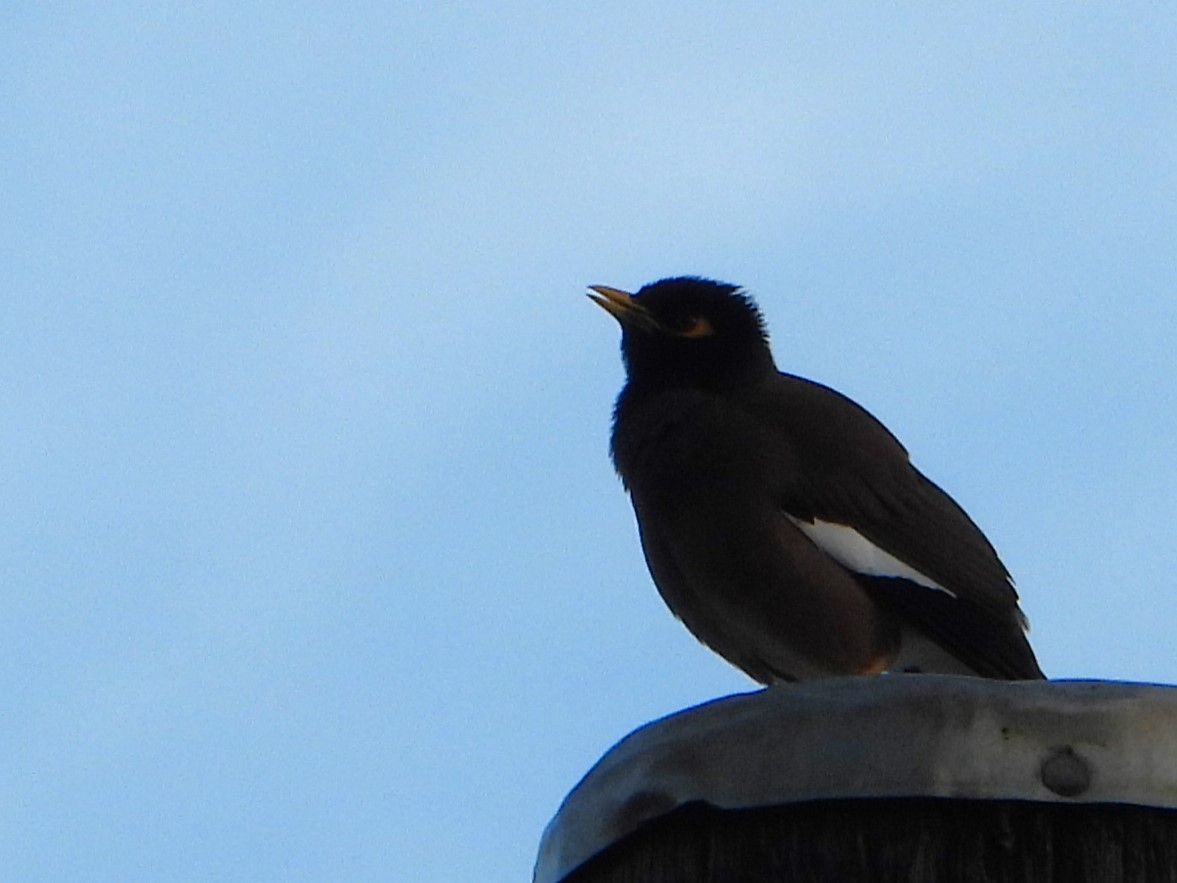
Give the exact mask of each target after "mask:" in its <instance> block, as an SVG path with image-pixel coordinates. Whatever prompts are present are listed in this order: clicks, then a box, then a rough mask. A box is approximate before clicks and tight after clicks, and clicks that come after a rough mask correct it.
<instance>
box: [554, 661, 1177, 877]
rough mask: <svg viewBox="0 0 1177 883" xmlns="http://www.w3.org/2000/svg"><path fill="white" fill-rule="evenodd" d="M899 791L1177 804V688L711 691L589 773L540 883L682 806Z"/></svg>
mask: <svg viewBox="0 0 1177 883" xmlns="http://www.w3.org/2000/svg"><path fill="white" fill-rule="evenodd" d="M898 797H953V798H962V799H1014V800H1035V801H1055V802H1088V803H1128V804H1136V805H1140V806H1157V807H1177V687H1168V686H1158V685H1151V684H1133V683H1123V682H1111V681H1019V682H1010V681H996V680H986V679H982V678H971V677H956V676H952V675H913V676H907V675H884V676H875V677H854V678H838V679H832V680H826V681H815V682H806V683H801V684H786V685H782V686H779V687H770V688H767V689H763V690H759V691H756V692H753V693H742V694H737V695H734V696H728V697H725V698H723V699H717V700H715V701H712V702H707V703H704V704H703V705H698V706H696V707H694V708H690V709H687V710H685V711H681V712H678V713H676V714H672V715H669V716H668V717H665V718H662V719H661V720H657V721H654V722H653V723H650V724H647V725H646V726H643V727H641V728H639V729H637V730H635V731H634V732H633V733H631V734H630V735H628V736H626V737H625V738H624V739H622V740H621V741H620V742H618V743H617V744H616V745H615V746H613V748H611V749H610V750H609V751H608V752H607V753H606V754H605V756H604V757H602V758H601V759H600V760H599V761H598V762H597V763H596V765H595V766H593V768H592V769H591V770H589V772H588V773H587V774H586V775H585V777H584V778H583V779H582V780H581V781H580V783H579V784H578V785H577V786H576V787H575V788H573V790H572V792H571V793H570V794H569V795H568V796H567V798H565V800H564V803H563V804H562V805H561V807H560V809H559V811H558V812H557V813H556V816H555V818H553V819H552V821H551V822H550V823H549V824H548V827H547V830H545V832H544V835H543V839H542V841H541V843H540V851H539V857H538V859H537V862H536V868H535V876H534V883H557V881H559V880H561V879H562V878H563V877H564V876H566V875H567V874H568V873H570V872H571V871H572V870H573V869H575V868H576V867H577V866H579V865H580V864H582V863H583V862H585V861H586V860H588V859H589V858H591V857H592V856H593V855H595V854H596V853H597V852H599V851H601V850H602V849H604V848H605V847H607V846H608V845H609V844H611V843H613V842H615V841H617V840H619V839H621V838H622V837H624V836H625V835H626V834H629V833H631V832H633V831H634V830H636V829H637V828H638V827H640V826H641V825H642V824H643V823H645V822H647V821H650V820H652V819H654V818H657V817H659V816H662V815H664V814H666V813H668V812H671V811H672V810H674V809H676V808H677V807H679V806H681V805H683V804H685V803H690V802H694V801H705V802H706V803H709V804H711V805H713V806H716V807H720V808H724V809H737V808H751V807H757V806H768V805H774V804H785V803H798V802H803V801H810V800H824V799H845V798H898Z"/></svg>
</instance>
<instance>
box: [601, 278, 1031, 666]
mask: <svg viewBox="0 0 1177 883" xmlns="http://www.w3.org/2000/svg"><path fill="white" fill-rule="evenodd" d="M590 289H591V291H592V292H593V294H590V295H589V297H591V298H592V299H593V300H594V301H596V302H597V303H598V304H600V305H601V306H602V307H604V308H605V309H606V310H608V311H609V313H610V314H611V315H612V316H613V317H614V318H616V319H617V320H618V321H619V322H620V323H621V330H622V337H621V353H622V357H623V359H624V362H625V368H626V373H627V380H626V384H625V387H624V388H623V389H622V391H621V395H620V396H619V397H618V399H617V405H616V408H615V411H614V419H613V436H612V445H611V448H612V455H613V462H614V464H615V466H616V467H617V472H618V474H619V475H620V476H621V479H622V481H623V482H624V484H625V487H626V489H627V490H628V491H629V494H630V497H631V499H632V502H633V507H634V512H635V513H636V515H637V522H638V530H639V533H640V535H641V543H642V549H643V551H644V552H645V556H646V562H647V564H648V565H649V568H650V573H651V575H652V576H653V577H654V582H655V584H656V585H657V587H658V591H659V592H660V593H661V595H662V598H663V599H664V600H665V601H666V603H667V605H669V607H670V609H671V610H672V611H673V612H674V614H675V615H676V616H678V617H679V618H680V619H681V620H682V621H683V622H684V623H685V624H686V626H687V628H689V629H690V630H691V631H692V632H693V633H694V634H695V636H696V637H698V638H699V640H701V641H702V642H703V643H704V644H706V645H707V646H709V647H711V649H713V650H715V651H716V652H717V653H719V654H720V655H721V656H723V657H724V658H725V659H727V660H728V661H729V662H731V663H732V664H733V665H736V666H737V667H739V668H741V669H743V670H744V671H745V672H746V673H747V674H749V675H750V676H751V677H753V678H755V679H756V680H758V681H761V682H763V683H766V684H771V683H774V682H779V681H793V680H806V679H811V678H819V677H828V676H836V675H854V674H871V673H879V672H884V671H891V672H940V673H955V674H972V675H979V676H982V677H990V678H1005V679H1011V680H1016V679H1031V678H1042V677H1044V675H1043V674H1042V671H1041V669H1039V667H1038V663H1037V661H1036V660H1035V658H1034V652H1033V650H1031V648H1030V645H1029V643H1028V642H1027V640H1026V628H1027V624H1026V618H1025V616H1024V615H1023V614H1022V611H1021V609H1020V608H1019V607H1018V596H1017V593H1016V592H1015V591H1014V586H1013V583H1012V581H1011V579H1010V576H1009V573H1008V572H1007V571H1006V569H1005V567H1004V566H1003V565H1002V563H1001V561H1000V560H999V559H998V557H997V553H996V552H995V551H994V550H993V546H992V545H990V543H989V541H988V540H987V539H986V538H985V536H984V534H982V533H981V531H980V529H979V528H978V527H977V526H976V525H975V524H974V523H973V521H972V520H971V519H970V518H969V516H968V515H966V514H965V512H964V510H963V509H961V508H960V506H958V505H957V504H956V503H955V502H954V501H953V499H952V498H951V497H949V496H948V494H946V493H945V492H944V491H942V490H941V489H940V488H939V487H937V486H936V485H935V484H933V483H932V482H931V481H930V480H929V479H927V478H925V477H924V475H923V474H922V473H920V472H919V470H917V469H916V468H915V467H914V466H912V465H911V462H910V461H909V459H908V455H907V451H906V450H905V449H904V447H903V446H902V445H901V444H900V443H899V441H898V440H897V439H896V438H895V437H894V436H893V435H892V434H891V433H890V432H889V431H888V430H887V429H886V428H885V427H884V426H883V425H882V424H881V423H880V422H879V421H878V420H876V419H875V418H874V417H872V416H871V415H870V414H869V413H868V412H867V411H866V410H865V409H863V408H862V407H861V406H859V405H857V404H856V403H854V402H853V401H851V400H850V399H848V398H846V397H845V396H843V395H841V394H840V393H838V392H835V391H834V390H832V389H830V388H829V387H826V386H822V385H821V384H819V383H814V382H813V381H810V380H805V379H803V378H801V377H795V376H793V375H791V374H785V373H782V372H779V371H778V370H777V367H776V364H775V362H774V361H773V356H772V352H771V350H770V349H769V343H768V334H767V330H766V327H765V323H764V319H763V317H762V316H761V314H760V311H759V310H758V309H757V307H756V305H755V304H754V303H753V301H752V300H751V299H750V298H749V297H748V295H746V294H745V293H744V292H743V291H742V290H741V289H739V288H738V287H736V286H733V285H727V284H724V283H720V282H714V281H711V280H707V279H700V278H694V277H680V278H674V279H663V280H661V281H659V282H654V283H652V284H650V285H647V286H645V287H643V288H642V289H641V290H640V291H638V293H637V294H633V295H631V294H627V293H626V292H624V291H619V290H617V289H615V288H609V287H606V286H603V285H593V286H590Z"/></svg>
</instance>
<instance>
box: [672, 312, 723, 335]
mask: <svg viewBox="0 0 1177 883" xmlns="http://www.w3.org/2000/svg"><path fill="white" fill-rule="evenodd" d="M676 333H677V334H678V335H679V336H680V337H692V338H698V337H710V336H711V335H712V334H714V333H715V329H714V328H713V327H712V326H711V323H710V322H708V321H707V320H706V319H705V318H703V317H702V316H690V317H689V318H687V319H686V320H685V321H684V322H683V323H682V328H681V330H679V331H677V332H676Z"/></svg>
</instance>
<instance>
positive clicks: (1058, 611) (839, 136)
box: [0, 2, 1177, 883]
mask: <svg viewBox="0 0 1177 883" xmlns="http://www.w3.org/2000/svg"><path fill="white" fill-rule="evenodd" d="M0 17H2V19H3V22H2V27H0V46H2V51H0V184H2V192H3V194H4V197H3V208H2V209H0V234H2V235H0V278H2V279H3V290H4V295H3V297H2V298H0V372H2V376H3V378H4V381H3V383H2V384H0V414H2V415H3V419H2V420H0V452H2V457H3V468H0V519H2V527H0V586H2V592H0V604H2V605H3V609H2V610H0V689H2V690H3V695H4V696H5V702H4V706H3V712H2V713H0V745H3V747H4V750H3V751H2V752H0V814H2V815H0V832H2V834H0V867H4V868H5V873H6V875H8V876H10V877H11V878H12V879H20V880H29V881H41V880H46V881H48V880H52V881H58V880H61V881H66V880H69V881H74V880H76V881H88V883H96V881H127V880H144V881H147V880H151V881H160V880H167V881H187V880H249V881H258V880H275V881H278V880H281V881H312V880H355V881H363V880H373V881H374V880H388V879H396V880H401V879H403V880H413V881H425V883H428V881H454V880H482V881H517V880H521V879H528V878H529V875H530V868H531V863H532V861H533V859H534V855H535V850H536V846H537V845H538V839H539V836H540V832H541V830H542V827H543V825H544V824H545V823H546V822H547V820H548V819H549V818H550V816H551V815H552V813H553V812H554V811H555V809H556V807H557V805H558V803H559V801H560V799H561V798H562V797H563V795H564V793H565V792H566V791H567V790H568V789H569V788H570V787H571V786H572V785H573V784H574V783H575V782H576V780H577V779H578V778H579V776H580V775H581V774H582V773H583V772H584V771H585V770H586V769H587V768H588V766H589V765H590V764H591V763H592V762H593V761H594V760H595V759H596V758H597V757H598V756H599V755H600V754H601V753H602V752H603V751H604V750H605V749H606V748H607V747H608V746H609V745H610V744H611V743H612V742H613V741H615V740H616V739H617V738H619V737H620V736H622V735H624V734H625V733H626V732H628V731H629V730H631V729H633V728H634V727H636V726H638V725H640V724H641V723H643V722H645V721H647V720H650V719H652V718H655V717H658V716H661V715H663V714H666V713H669V712H672V711H674V710H677V709H679V708H682V707H685V706H688V705H691V704H695V703H697V702H700V701H704V700H707V699H710V698H713V697H716V696H719V695H723V694H726V693H730V692H735V691H739V690H744V689H748V688H750V687H751V686H752V684H751V683H750V682H749V681H748V680H747V679H745V678H744V677H743V676H742V675H740V674H739V672H737V671H735V670H734V669H731V668H729V667H728V666H726V664H725V663H723V662H722V661H721V660H720V659H719V658H718V657H716V656H714V655H712V654H711V653H710V652H708V651H707V650H705V649H703V648H702V647H700V646H699V645H698V644H696V642H695V641H694V639H693V638H691V636H690V635H689V634H688V633H687V632H686V631H685V629H683V628H682V627H681V626H680V625H679V624H678V623H677V622H675V621H674V620H673V618H672V617H671V616H670V614H669V613H668V612H667V611H666V610H665V609H664V608H663V606H662V604H661V601H660V600H659V599H658V597H657V595H656V593H655V591H654V589H653V587H652V584H651V583H650V580H649V577H648V576H647V574H646V571H645V567H644V564H643V562H642V559H641V554H640V551H639V549H638V545H637V539H636V533H635V529H634V524H633V518H632V513H631V512H630V509H629V505H628V501H627V500H626V498H625V496H624V494H623V493H622V490H621V488H620V485H619V483H618V481H617V480H616V478H615V477H614V476H613V474H612V471H611V467H610V464H609V462H608V459H607V437H608V420H609V413H610V408H611V405H612V401H613V398H614V396H615V395H616V392H617V390H618V388H619V387H620V384H621V380H622V372H621V365H620V361H619V359H618V355H617V344H618V332H617V329H616V327H615V325H614V323H613V322H612V321H611V320H610V319H609V318H608V317H607V316H606V315H605V314H604V313H602V312H601V311H600V310H598V309H597V308H596V307H594V306H593V305H592V304H591V303H590V302H589V301H588V300H586V299H585V298H584V297H583V293H584V286H585V285H587V284H590V283H604V284H609V285H615V286H618V287H622V288H633V287H636V286H639V285H640V284H642V283H643V282H646V281H649V280H652V279H655V278H658V277H661V276H666V275H676V274H682V273H697V274H703V275H709V276H714V277H718V278H720V279H723V280H726V281H731V282H736V283H740V284H742V285H744V286H746V287H747V288H748V289H749V290H750V291H751V292H753V294H754V295H756V296H757V298H758V299H759V301H760V304H761V306H762V308H763V309H764V311H765V313H766V314H767V317H768V320H769V323H770V328H771V330H772V333H773V342H774V349H775V352H776V354H777V360H778V362H779V364H780V365H781V367H782V368H785V369H786V370H790V371H793V372H795V373H799V374H803V375H805V376H809V377H813V378H815V379H818V380H821V381H823V382H825V383H828V384H830V385H832V386H835V387H836V388H838V389H840V390H842V391H843V392H845V393H847V394H848V395H850V396H852V397H853V398H855V399H857V400H858V401H860V402H861V403H862V404H864V405H865V406H866V407H868V408H869V409H870V410H872V411H873V412H874V413H875V414H876V415H877V416H879V417H880V418H881V419H882V420H883V421H884V422H885V423H887V425H888V426H889V427H890V428H891V429H892V430H893V431H894V432H895V433H896V434H897V435H898V436H899V437H900V438H901V439H902V440H903V441H904V443H905V444H906V445H907V447H908V448H909V450H910V451H911V452H912V455H913V459H914V460H915V462H916V463H917V464H918V465H919V466H920V467H921V468H922V469H923V470H924V471H925V472H927V473H928V474H929V475H930V476H932V477H933V478H934V479H935V480H936V481H937V482H938V483H940V484H941V485H943V486H944V487H945V488H947V489H948V490H949V491H950V492H951V493H952V494H953V495H954V496H955V497H956V498H957V500H958V501H960V502H961V503H962V504H963V505H964V506H965V507H966V508H967V509H968V510H969V512H970V513H971V514H972V515H973V517H974V518H975V520H977V521H978V522H979V523H980V524H981V526H982V527H983V528H984V529H985V531H986V532H987V534H988V535H989V536H990V538H991V539H992V540H993V542H994V544H995V545H996V546H997V547H998V549H999V550H1000V552H1001V554H1002V557H1003V559H1004V560H1005V562H1006V564H1007V565H1008V566H1009V568H1010V569H1011V570H1012V571H1013V573H1014V575H1015V577H1016V579H1017V581H1018V585H1019V588H1020V590H1021V592H1022V597H1023V602H1024V607H1025V609H1026V611H1027V613H1028V614H1029V615H1030V617H1031V619H1032V621H1033V625H1034V630H1033V632H1032V635H1031V638H1032V641H1033V643H1034V646H1035V648H1036V649H1037V651H1038V655H1039V658H1040V661H1041V663H1042V665H1043V667H1044V668H1045V669H1046V671H1047V672H1048V673H1049V674H1050V675H1052V676H1055V677H1095V678H1115V679H1127V680H1142V681H1158V682H1170V683H1171V682H1173V681H1174V680H1177V662H1175V661H1174V657H1173V655H1172V643H1173V624H1174V621H1175V620H1177V594H1175V593H1174V591H1173V585H1174V583H1173V576H1172V574H1173V573H1174V572H1175V571H1177V467H1175V466H1174V458H1175V453H1177V451H1175V447H1174V438H1177V379H1175V378H1177V358H1175V357H1174V345H1173V342H1172V337H1173V334H1174V330H1175V329H1177V298H1175V297H1174V291H1173V288H1174V280H1175V279H1177V248H1175V247H1174V243H1175V234H1177V153H1175V152H1174V145H1175V144H1177V99H1175V98H1174V96H1177V65H1174V62H1173V58H1174V52H1175V50H1177V12H1174V11H1173V10H1171V9H1169V8H1168V7H1166V6H1164V5H1162V4H1137V3H1118V4H1111V3H1091V4H1063V3H1038V4H1025V3H996V4H985V5H984V6H983V7H980V6H977V7H967V6H963V5H959V4H877V3H846V4H837V5H832V6H831V5H818V4H807V5H797V4H779V3H773V4H769V3H728V4H645V3H638V4H634V3H631V2H627V3H612V2H597V3H592V4H566V5H557V4H548V3H525V2H507V3H498V4H484V5H477V4H473V5H469V6H467V5H465V4H450V3H434V4H411V3H393V4H364V3H348V4H337V5H335V6H333V7H330V8H329V9H328V8H327V7H324V6H322V5H320V4H305V3H295V4H264V3H263V4H255V5H249V6H244V7H243V6H242V5H241V4H226V3H208V4H204V5H202V6H201V7H199V8H181V7H178V6H174V7H173V6H167V5H159V4H140V3H124V4H88V5H84V6H83V5H72V4H38V5H33V6H22V7H20V8H19V9H16V8H14V9H11V10H7V11H5V12H4V13H3V14H2V16H0Z"/></svg>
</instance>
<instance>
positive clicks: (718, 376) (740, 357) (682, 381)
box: [589, 276, 775, 388]
mask: <svg viewBox="0 0 1177 883" xmlns="http://www.w3.org/2000/svg"><path fill="white" fill-rule="evenodd" d="M589 288H590V290H591V291H592V292H593V293H592V294H590V295H589V297H590V298H592V299H593V300H594V301H595V302H596V303H598V304H599V305H600V306H602V307H603V308H604V309H606V310H607V311H608V312H609V313H610V314H611V315H612V316H613V317H614V318H615V319H617V321H618V322H620V323H621V354H622V358H624V360H625V367H626V372H627V373H628V375H629V381H630V383H631V384H638V385H646V384H652V385H656V386H691V387H702V388H708V387H719V386H728V385H732V384H739V383H746V382H751V381H754V380H756V379H759V377H761V376H762V375H763V374H764V373H765V372H769V371H775V366H774V364H773V360H772V352H771V351H770V350H769V347H768V332H767V331H766V329H765V325H764V318H763V317H762V316H761V315H760V311H759V310H758V309H757V308H756V304H755V303H753V302H752V300H751V298H749V297H748V296H747V295H746V294H744V293H743V292H742V290H741V289H740V288H738V287H737V286H735V285H727V284H725V283H723V282H714V281H712V280H710V279H699V278H696V277H693V276H683V277H678V278H674V279H662V280H661V281H659V282H652V283H650V284H649V285H646V286H644V287H643V288H642V289H641V290H640V291H638V293H637V294H629V293H627V292H624V291H620V290H618V289H616V288H609V287H608V286H605V285H591V286H589Z"/></svg>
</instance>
